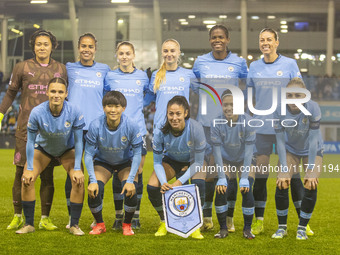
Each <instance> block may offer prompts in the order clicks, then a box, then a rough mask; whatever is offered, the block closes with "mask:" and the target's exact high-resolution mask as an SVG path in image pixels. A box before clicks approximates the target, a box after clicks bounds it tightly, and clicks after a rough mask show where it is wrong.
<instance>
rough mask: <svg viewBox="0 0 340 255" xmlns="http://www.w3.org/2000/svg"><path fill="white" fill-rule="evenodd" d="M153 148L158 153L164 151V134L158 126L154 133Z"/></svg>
mask: <svg viewBox="0 0 340 255" xmlns="http://www.w3.org/2000/svg"><path fill="white" fill-rule="evenodd" d="M152 148H153V152H154V153H156V154H160V153H163V150H164V135H163V133H162V131H161V130H160V129H158V128H155V129H154V134H153V138H152Z"/></svg>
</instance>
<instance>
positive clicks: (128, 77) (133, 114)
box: [104, 68, 149, 136]
mask: <svg viewBox="0 0 340 255" xmlns="http://www.w3.org/2000/svg"><path fill="white" fill-rule="evenodd" d="M104 83H105V87H109V88H110V90H116V91H119V92H121V93H122V94H123V95H124V96H125V98H126V100H127V106H126V109H125V111H124V114H125V115H126V116H128V117H129V119H131V120H132V121H134V122H136V123H137V125H138V126H139V130H140V133H141V134H142V135H143V136H144V135H146V133H147V132H146V127H145V120H144V113H143V98H144V93H147V90H148V89H149V78H148V76H147V74H146V73H145V72H143V71H141V70H138V69H135V70H134V71H133V72H132V73H124V72H122V71H121V70H120V69H119V68H118V69H115V70H113V71H110V72H108V73H107V75H106V77H105V81H104Z"/></svg>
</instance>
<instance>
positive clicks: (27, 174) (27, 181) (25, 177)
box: [21, 170, 34, 187]
mask: <svg viewBox="0 0 340 255" xmlns="http://www.w3.org/2000/svg"><path fill="white" fill-rule="evenodd" d="M21 181H22V183H23V184H24V185H25V186H26V187H27V186H29V185H31V184H32V183H33V182H34V174H33V171H29V170H27V171H24V173H23V174H22V178H21Z"/></svg>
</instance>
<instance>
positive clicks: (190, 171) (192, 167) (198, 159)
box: [178, 150, 205, 184]
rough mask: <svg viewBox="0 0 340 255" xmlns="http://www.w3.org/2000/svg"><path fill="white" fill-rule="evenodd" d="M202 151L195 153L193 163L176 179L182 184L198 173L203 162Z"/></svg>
mask: <svg viewBox="0 0 340 255" xmlns="http://www.w3.org/2000/svg"><path fill="white" fill-rule="evenodd" d="M204 152H205V151H204V150H203V151H199V152H195V161H194V163H193V164H191V165H190V167H189V168H188V169H187V170H186V171H185V173H184V174H183V175H182V176H181V177H180V178H178V180H179V181H180V182H181V183H182V184H183V183H186V182H187V181H188V180H189V179H190V178H191V177H192V176H193V175H194V174H196V173H198V172H200V170H201V169H202V166H203V161H204Z"/></svg>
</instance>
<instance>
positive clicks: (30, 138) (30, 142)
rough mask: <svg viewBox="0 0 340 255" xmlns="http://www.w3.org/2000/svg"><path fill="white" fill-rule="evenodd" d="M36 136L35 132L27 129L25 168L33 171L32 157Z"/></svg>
mask: <svg viewBox="0 0 340 255" xmlns="http://www.w3.org/2000/svg"><path fill="white" fill-rule="evenodd" d="M36 137H37V132H33V131H31V130H30V129H27V143H26V158H27V170H29V171H33V158H34V142H35V138H36Z"/></svg>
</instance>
